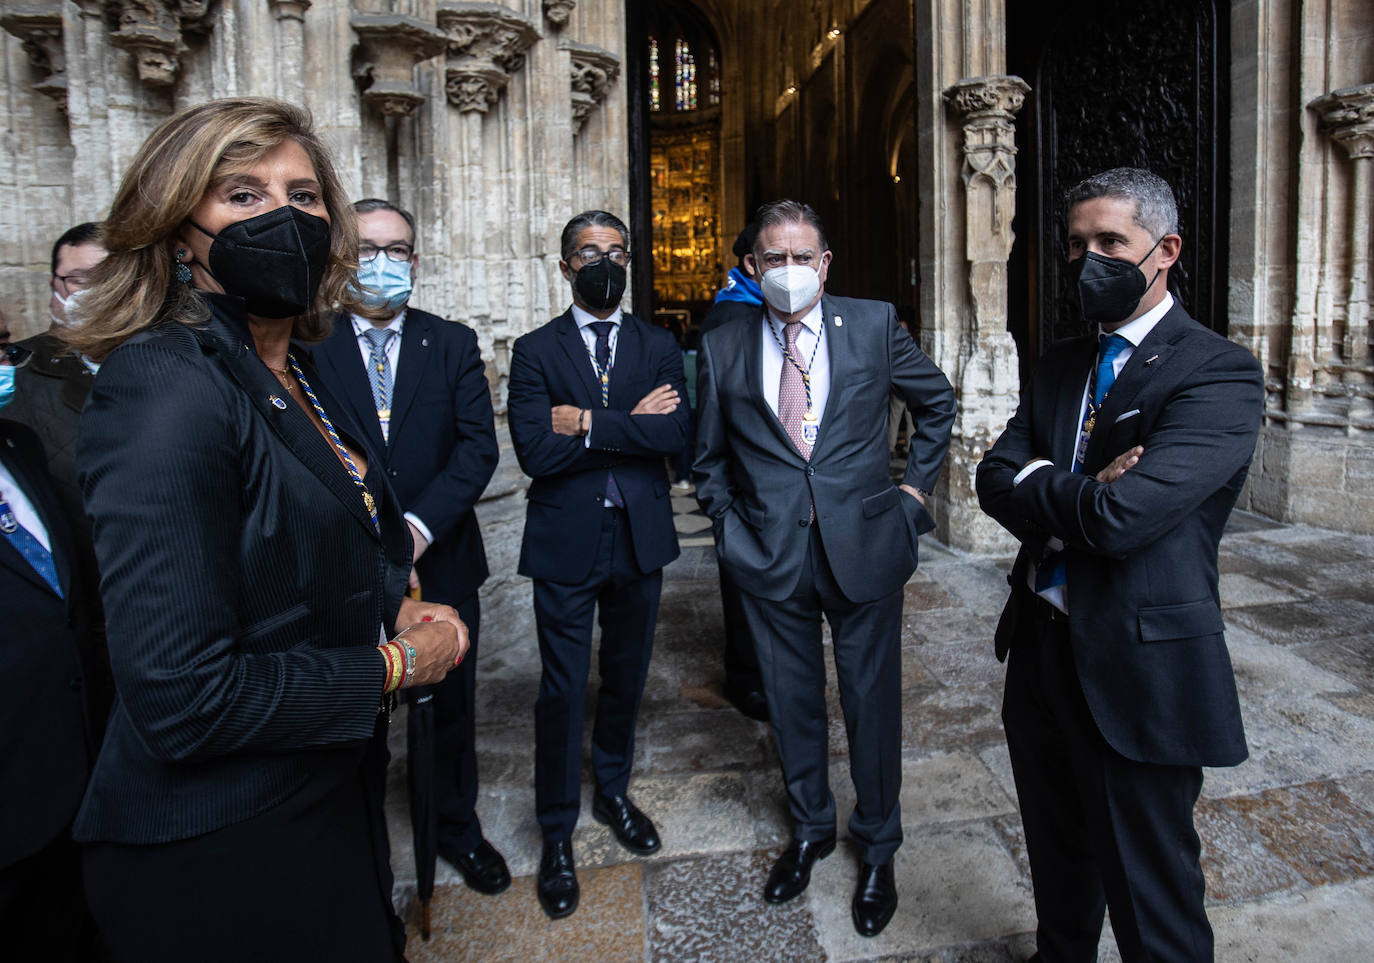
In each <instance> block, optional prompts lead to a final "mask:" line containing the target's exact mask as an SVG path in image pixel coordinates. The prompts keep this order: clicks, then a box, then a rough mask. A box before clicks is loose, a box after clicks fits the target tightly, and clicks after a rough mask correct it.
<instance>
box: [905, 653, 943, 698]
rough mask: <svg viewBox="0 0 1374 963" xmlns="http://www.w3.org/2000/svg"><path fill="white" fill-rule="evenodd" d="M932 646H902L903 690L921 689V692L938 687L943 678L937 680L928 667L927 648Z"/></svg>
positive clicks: (906, 691)
mask: <svg viewBox="0 0 1374 963" xmlns="http://www.w3.org/2000/svg"><path fill="white" fill-rule="evenodd" d="M929 648H931V646H917V645H903V646H902V692H903V693H908V692H912V691H914V690H919V691H920V692H921V693H925V692H929V691H931V690H933V689H937V688H939V687H940V685H941V684H942V680H937V679H936V677H935V676H934V675H932V674H931V673H930V670H929V669H927V668H926V660H925V658H924V656H925V650H926V649H929Z"/></svg>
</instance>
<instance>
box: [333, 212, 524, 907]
mask: <svg viewBox="0 0 1374 963" xmlns="http://www.w3.org/2000/svg"><path fill="white" fill-rule="evenodd" d="M353 208H354V210H355V211H356V212H357V214H358V235H359V244H358V257H359V264H358V283H359V285H360V288H361V291H362V294H363V302H364V303H365V304H366V305H367V306H368V307H369V308H372V309H374V310H373V311H372V312H369V313H372V314H375V315H378V316H379V320H370V319H368V318H364V317H358V316H353V317H348V316H343V315H340V316H339V317H338V318H336V319H335V324H334V333H333V334H332V335H331V336H330V337H329V338H328V339H327V340H326V341H325V342H324V343H323V344H322V345H320V346H319V347H318V348H316V349H315V360H316V362H317V364H318V365H319V368H320V374H321V375H322V376H323V377H324V379H325V381H326V383H327V384H328V385H329V387H330V389H331V390H332V391H333V392H334V394H335V396H336V397H338V398H339V399H340V400H341V402H342V403H343V404H346V405H348V406H349V407H350V408H351V409H352V413H353V416H354V420H355V423H356V424H358V425H361V426H362V427H363V430H364V431H365V432H366V434H367V438H368V441H369V442H370V447H371V449H372V452H373V455H372V457H373V458H374V459H376V461H375V462H374V463H375V464H379V465H381V466H382V468H383V470H384V471H385V472H386V477H387V480H388V481H389V482H390V483H391V487H392V488H393V489H394V490H395V492H396V496H397V497H398V498H399V499H400V501H401V507H402V509H403V510H404V511H405V518H406V522H407V523H408V524H409V525H410V534H411V538H412V540H413V541H414V543H415V545H414V566H415V567H414V568H413V569H412V570H411V587H412V589H415V588H418V589H419V591H420V592H421V594H422V596H423V598H424V600H425V601H427V602H442V603H444V604H446V605H451V606H453V607H454V608H455V609H457V610H458V613H459V615H460V616H461V617H462V619H463V621H464V622H465V623H466V624H467V627H468V638H469V641H470V648H469V650H468V654H467V657H466V658H464V659H463V661H462V664H461V665H459V667H458V668H456V669H454V670H453V671H452V672H450V673H449V674H448V676H447V677H446V678H445V679H444V681H443V682H441V683H439V684H438V685H437V686H434V687H433V688H432V692H433V696H434V700H433V705H434V720H435V740H434V741H435V747H434V797H435V803H436V808H437V810H438V840H439V842H438V851H439V855H441V856H442V857H443V858H444V859H446V860H448V862H450V863H452V864H453V865H454V866H455V867H456V868H457V869H458V871H459V872H460V873H461V874H462V876H463V879H464V880H465V881H466V882H467V884H468V886H470V887H472V888H473V889H475V890H477V891H478V892H479V893H487V894H495V893H499V892H501V891H502V890H504V889H505V888H506V887H507V886H509V885H510V872H509V870H508V869H507V867H506V861H505V859H503V858H502V856H501V854H500V853H499V852H498V851H497V850H496V848H495V847H494V846H492V845H491V843H489V842H488V841H487V840H486V839H485V838H484V837H483V835H482V826H481V823H480V822H479V821H478V818H477V812H476V804H477V750H476V745H475V742H474V739H475V715H474V700H475V687H476V679H477V639H478V628H479V621H480V609H479V606H478V598H477V590H478V588H479V587H480V586H481V584H482V583H483V582H484V581H485V580H486V578H487V574H488V572H487V558H486V554H485V551H484V549H483V545H482V533H481V531H480V530H479V528H478V526H477V516H476V514H475V513H474V511H473V508H474V506H475V505H476V504H477V500H478V498H480V497H481V495H482V491H483V490H484V489H485V488H486V487H487V482H489V481H490V480H491V476H492V473H493V472H494V471H495V470H496V462H497V460H498V458H499V449H498V448H497V445H496V429H495V425H494V423H493V416H492V406H491V391H490V388H489V386H488V382H487V378H486V374H485V372H484V370H483V366H482V356H481V354H480V353H479V352H478V348H477V336H476V335H475V334H474V333H473V331H472V329H471V328H469V327H467V326H466V325H463V324H459V323H457V322H454V321H445V320H444V319H443V318H440V317H438V316H437V315H433V314H429V313H428V312H425V311H421V310H419V309H418V308H413V307H410V297H411V292H412V289H413V287H414V283H415V276H416V270H417V267H418V265H419V262H420V258H419V255H418V254H416V253H415V219H414V217H413V216H412V215H411V214H410V212H409V211H406V210H404V209H402V208H400V207H397V206H396V205H394V204H391V203H389V202H387V201H384V200H378V199H375V198H370V199H368V200H362V201H358V202H357V203H356V204H354V205H353Z"/></svg>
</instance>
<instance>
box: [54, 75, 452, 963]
mask: <svg viewBox="0 0 1374 963" xmlns="http://www.w3.org/2000/svg"><path fill="white" fill-rule="evenodd" d="M104 241H105V244H106V247H107V248H108V249H109V252H110V253H109V257H108V258H107V259H106V260H105V261H104V262H103V263H102V264H101V265H100V266H99V267H98V268H97V269H96V271H95V272H94V276H93V278H92V282H93V286H92V289H91V291H90V293H89V294H88V295H86V297H85V300H84V301H83V303H82V305H81V311H80V314H81V320H82V321H83V324H82V325H81V326H80V327H78V328H74V329H71V331H70V332H69V334H68V338H69V340H70V341H71V343H72V344H73V346H74V347H76V348H78V349H79V350H81V351H83V352H85V353H86V354H87V355H89V356H91V357H93V358H95V359H97V360H102V361H103V362H104V363H103V365H102V367H101V370H100V374H99V375H98V377H97V379H96V382H95V385H94V388H93V390H92V393H91V397H90V401H89V402H88V404H87V406H86V409H85V413H84V415H83V418H82V425H81V433H80V439H79V442H78V446H77V469H78V473H79V476H80V479H81V484H82V487H83V492H84V496H85V502H86V508H87V511H88V513H89V514H90V515H91V518H92V520H93V523H94V534H95V546H96V554H97V556H98V560H99V563H100V570H101V573H102V585H101V595H102V598H103V600H104V602H105V605H106V615H107V617H108V632H109V647H110V657H111V663H112V667H113V669H114V675H115V681H116V688H117V693H118V696H117V700H116V703H115V707H114V710H113V714H112V716H111V720H110V727H109V732H108V735H107V737H106V739H105V743H104V746H103V748H102V750H101V752H100V756H99V759H98V760H97V762H96V765H95V770H94V773H93V775H92V777H91V783H90V787H89V789H88V791H87V794H86V798H85V800H84V802H83V804H82V807H81V811H80V813H79V814H78V816H77V821H76V826H75V830H74V833H75V835H76V837H77V839H78V840H79V841H81V842H84V843H85V844H86V846H85V855H84V867H85V873H86V889H87V894H88V897H89V900H90V903H91V908H92V911H93V912H94V914H95V916H96V919H97V922H98V923H99V925H100V928H101V931H102V934H103V935H104V937H105V938H106V940H107V941H108V943H109V944H110V946H111V948H112V949H113V951H114V955H115V957H116V959H119V960H137V961H140V963H148V961H156V960H168V961H170V960H187V959H196V960H226V961H228V960H234V961H238V960H247V959H255V960H278V959H280V960H295V959H328V960H335V961H337V960H357V961H368V963H375V961H382V960H396V959H401V958H402V951H403V946H404V932H403V929H402V928H401V925H400V922H399V920H397V919H396V917H395V915H394V913H393V912H392V909H391V900H390V896H391V893H390V889H391V874H390V870H389V868H388V864H387V843H386V834H385V826H384V825H383V823H382V819H381V812H380V801H381V779H382V776H383V770H384V766H385V745H384V730H385V726H386V723H387V721H388V719H389V709H388V705H389V703H390V701H391V699H392V694H393V693H394V692H395V690H396V689H398V688H401V687H405V686H408V685H421V684H428V683H433V682H437V681H438V680H439V679H441V678H443V676H444V675H445V674H446V672H447V671H448V670H449V669H451V668H452V667H453V666H454V665H455V663H456V661H457V660H458V659H459V658H460V657H461V654H462V652H463V651H464V649H465V648H466V646H467V638H466V630H465V629H464V628H463V626H462V623H461V621H460V620H459V619H458V617H457V614H456V613H455V612H454V611H453V610H452V609H449V608H447V607H444V606H422V605H419V604H418V603H414V602H410V601H408V600H405V599H404V598H403V596H404V592H405V588H406V582H407V577H408V574H409V571H410V560H411V548H410V540H409V534H408V532H407V530H406V525H405V522H404V521H403V520H402V518H401V513H400V511H399V509H398V507H397V505H396V502H395V499H394V498H393V497H392V495H391V492H390V491H389V490H388V488H387V487H386V485H385V483H384V482H383V481H382V479H381V478H380V477H379V474H378V473H377V472H375V471H372V470H371V469H370V466H369V460H368V458H367V457H366V453H365V451H364V450H363V448H362V447H361V445H360V444H359V442H358V441H357V439H358V438H361V437H362V435H361V432H356V431H354V430H353V429H352V427H351V426H350V425H348V424H345V423H343V422H342V421H341V419H342V415H343V408H342V407H341V406H338V405H335V404H334V403H333V401H332V400H331V399H330V398H329V396H328V395H327V394H326V393H325V392H324V391H323V390H322V389H321V386H320V385H319V384H318V379H317V378H316V375H315V370H314V368H313V367H312V366H311V363H310V359H309V357H308V354H307V352H306V351H305V349H304V348H302V347H301V346H300V344H299V340H315V339H318V338H321V337H323V335H324V334H325V333H326V331H327V322H328V318H329V315H330V312H331V310H332V309H338V308H342V309H343V310H354V311H359V310H365V309H362V308H360V307H359V306H357V305H356V304H355V303H354V297H353V295H352V294H351V293H350V280H351V278H352V274H353V271H354V269H355V268H356V265H357V238H356V229H355V227H354V218H353V217H352V216H351V214H350V212H349V210H348V207H347V204H346V201H345V198H344V196H343V192H342V189H341V186H340V184H339V181H338V178H337V177H336V175H335V173H334V169H333V164H332V162H331V160H330V157H329V154H328V152H327V150H326V149H325V148H324V146H323V145H322V144H321V142H320V141H319V139H318V138H317V137H316V135H315V134H314V133H313V132H312V130H311V127H310V120H309V117H308V115H307V114H305V112H304V111H302V110H300V109H299V108H296V107H293V106H291V105H288V104H284V103H279V102H276V101H271V100H260V99H242V100H221V101H214V102H211V103H207V104H201V105H199V106H196V107H192V108H189V109H186V110H183V111H181V112H180V113H178V114H176V115H175V116H173V117H172V118H170V119H169V120H167V121H165V122H164V123H163V124H162V125H161V126H160V127H159V128H158V129H157V130H156V131H154V133H153V134H152V136H151V137H150V138H149V139H148V141H147V143H145V144H144V145H143V147H142V149H141V150H140V151H139V153H138V156H137V157H135V158H134V161H133V163H132V165H131V166H130V168H129V170H128V172H127V173H126V174H125V177H124V180H123V183H122V184H121V186H120V190H119V193H118V195H117V197H116V198H115V201H114V204H113V206H112V207H111V209H110V212H109V215H108V217H107V218H106V221H105V234H104ZM293 338H294V339H299V340H298V341H296V342H293Z"/></svg>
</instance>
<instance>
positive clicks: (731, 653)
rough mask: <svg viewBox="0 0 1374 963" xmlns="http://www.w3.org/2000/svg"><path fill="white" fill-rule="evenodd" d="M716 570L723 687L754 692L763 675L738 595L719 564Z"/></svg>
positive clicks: (728, 576)
mask: <svg viewBox="0 0 1374 963" xmlns="http://www.w3.org/2000/svg"><path fill="white" fill-rule="evenodd" d="M718 568H719V569H720V604H721V609H722V611H723V612H724V614H725V687H726V690H727V691H730V690H733V691H735V692H741V693H742V692H757V691H758V690H760V689H762V688H763V676H762V674H761V673H760V672H759V657H758V653H757V652H755V651H754V637H753V635H751V634H750V632H749V619H748V617H747V616H746V615H745V614H744V602H743V600H742V598H741V592H740V590H739V586H738V585H736V584H735V580H734V578H732V577H731V575H730V573H729V572H728V571H726V569H725V566H724V565H719V564H718Z"/></svg>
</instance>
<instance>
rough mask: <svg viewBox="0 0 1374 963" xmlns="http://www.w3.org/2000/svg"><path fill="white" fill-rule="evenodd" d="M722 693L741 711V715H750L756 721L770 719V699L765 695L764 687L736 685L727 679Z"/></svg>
mask: <svg viewBox="0 0 1374 963" xmlns="http://www.w3.org/2000/svg"><path fill="white" fill-rule="evenodd" d="M721 694H722V695H724V696H725V699H726V701H727V702H729V703H730V704H731V705H732V706H734V707H735V708H736V709H738V710H739V711H740V714H741V715H745V716H748V717H749V718H750V719H753V720H754V721H755V722H767V721H768V699H767V698H765V697H764V694H763V690H762V689H758V688H754V687H751V686H745V685H736V684H733V683H731V682H730V680H729V679H727V680H726V681H725V685H724V686H723V687H722V689H721Z"/></svg>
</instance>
